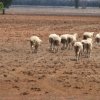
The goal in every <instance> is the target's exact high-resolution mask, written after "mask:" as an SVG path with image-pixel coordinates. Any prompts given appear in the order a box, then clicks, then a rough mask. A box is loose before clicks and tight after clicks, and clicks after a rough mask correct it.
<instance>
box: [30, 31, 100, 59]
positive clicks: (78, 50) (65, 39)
mask: <svg viewBox="0 0 100 100" xmlns="http://www.w3.org/2000/svg"><path fill="white" fill-rule="evenodd" d="M93 36H94V32H84V33H83V39H82V40H80V41H78V34H77V33H75V34H63V35H61V36H59V35H57V34H50V35H49V43H50V51H52V52H54V53H55V52H58V47H59V45H60V43H61V44H62V47H61V49H62V50H64V49H72V48H74V51H75V56H76V60H77V61H78V60H79V58H81V57H82V55H85V56H86V57H90V54H91V51H92V47H93ZM41 42H42V40H41V39H40V38H39V37H38V36H31V37H30V45H31V49H32V52H33V49H34V52H35V53H37V50H38V47H39V45H40V44H41ZM95 42H96V44H100V33H99V34H96V36H95Z"/></svg>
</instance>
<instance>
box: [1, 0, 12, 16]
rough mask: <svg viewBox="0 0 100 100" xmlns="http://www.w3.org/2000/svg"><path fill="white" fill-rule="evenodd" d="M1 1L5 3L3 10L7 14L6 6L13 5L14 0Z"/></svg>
mask: <svg viewBox="0 0 100 100" xmlns="http://www.w3.org/2000/svg"><path fill="white" fill-rule="evenodd" d="M0 2H2V3H3V9H2V11H3V14H5V8H8V7H9V6H10V5H11V3H12V0H0Z"/></svg>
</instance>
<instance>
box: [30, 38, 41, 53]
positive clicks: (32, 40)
mask: <svg viewBox="0 0 100 100" xmlns="http://www.w3.org/2000/svg"><path fill="white" fill-rule="evenodd" d="M41 42H42V40H41V39H40V38H39V37H38V36H31V37H30V45H31V50H32V52H33V49H34V53H37V50H38V47H39V45H40V44H41Z"/></svg>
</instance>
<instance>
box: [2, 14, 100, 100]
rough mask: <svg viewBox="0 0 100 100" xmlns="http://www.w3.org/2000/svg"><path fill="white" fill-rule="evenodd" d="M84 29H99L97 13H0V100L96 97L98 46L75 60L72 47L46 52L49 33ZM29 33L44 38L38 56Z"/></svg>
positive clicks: (98, 86)
mask: <svg viewBox="0 0 100 100" xmlns="http://www.w3.org/2000/svg"><path fill="white" fill-rule="evenodd" d="M84 31H94V32H95V33H98V32H100V17H89V16H88V17H84V16H83V17H81V16H73V17H72V16H30V15H0V100H100V46H94V47H93V51H92V55H91V58H84V57H83V58H82V60H80V61H79V62H76V61H75V60H74V58H75V57H74V51H73V50H64V51H62V50H61V49H59V52H58V53H56V54H53V53H50V52H49V51H48V47H49V43H48V35H49V34H50V33H53V32H55V33H58V34H63V33H75V32H77V33H78V34H79V38H82V33H83V32H84ZM33 34H35V35H37V36H40V37H41V39H42V40H43V43H42V45H41V46H40V48H39V51H38V53H37V54H32V53H31V50H30V44H29V41H27V39H28V38H29V37H30V36H31V35H33ZM60 47H61V46H60Z"/></svg>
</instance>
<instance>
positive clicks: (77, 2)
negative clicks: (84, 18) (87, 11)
mask: <svg viewBox="0 0 100 100" xmlns="http://www.w3.org/2000/svg"><path fill="white" fill-rule="evenodd" d="M75 8H79V0H75Z"/></svg>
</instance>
